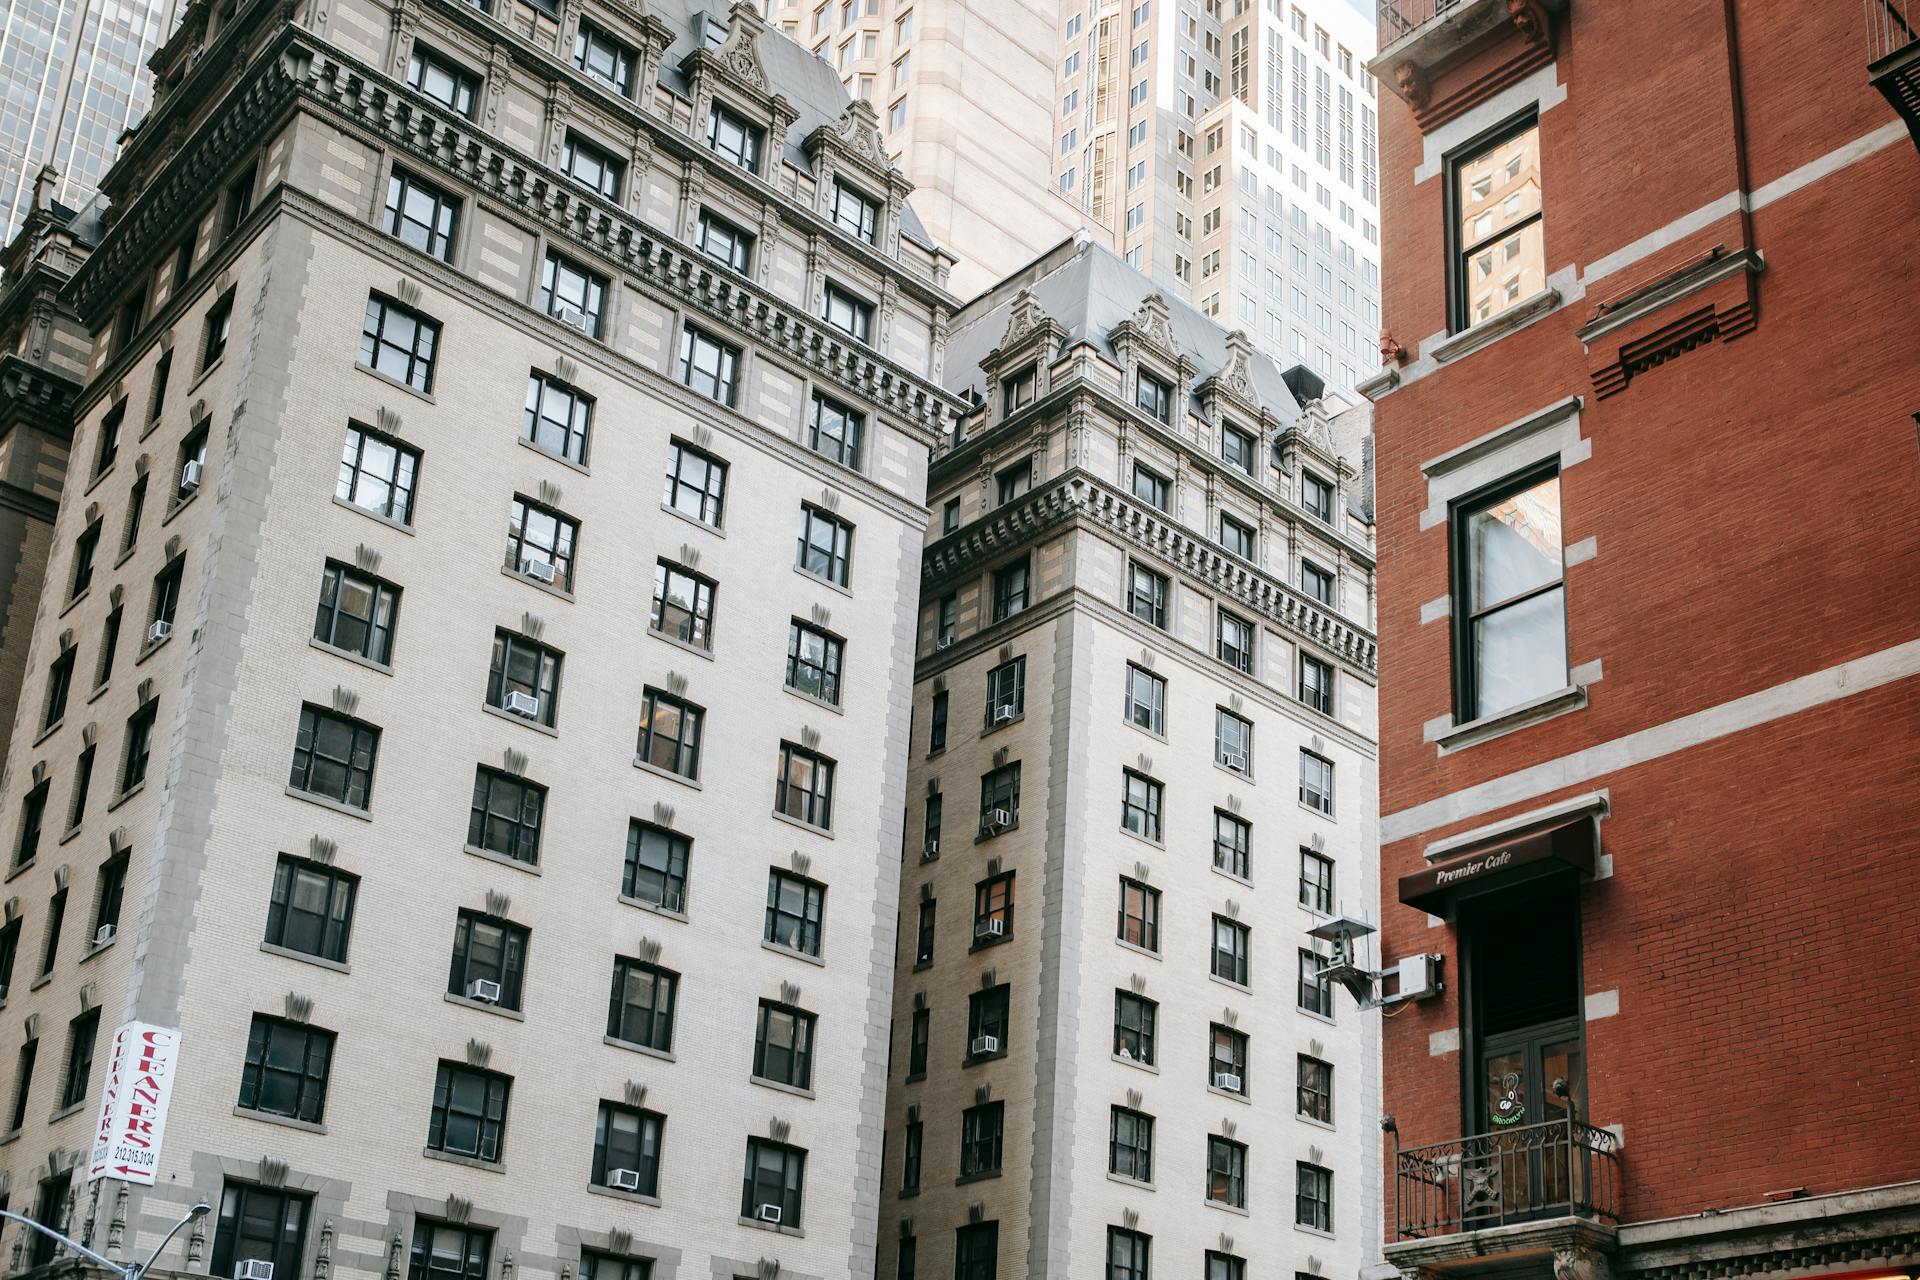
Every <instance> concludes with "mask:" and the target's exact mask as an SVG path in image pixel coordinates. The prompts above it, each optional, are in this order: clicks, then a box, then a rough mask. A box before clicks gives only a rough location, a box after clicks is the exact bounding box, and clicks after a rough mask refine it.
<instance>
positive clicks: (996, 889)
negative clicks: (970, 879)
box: [973, 871, 1014, 947]
mask: <svg viewBox="0 0 1920 1280" xmlns="http://www.w3.org/2000/svg"><path fill="white" fill-rule="evenodd" d="M1013 876H1014V873H1013V872H1011V871H1003V872H1001V873H1000V874H999V875H997V876H988V877H987V878H986V879H985V880H982V881H980V883H978V884H976V885H974V886H973V943H974V945H975V946H976V947H978V946H986V945H988V944H990V943H995V942H1000V941H1002V940H1003V939H1006V938H1010V937H1012V936H1013Z"/></svg>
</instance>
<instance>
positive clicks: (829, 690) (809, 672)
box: [787, 618, 846, 706]
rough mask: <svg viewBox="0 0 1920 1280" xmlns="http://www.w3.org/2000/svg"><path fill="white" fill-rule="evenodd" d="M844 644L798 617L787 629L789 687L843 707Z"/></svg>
mask: <svg viewBox="0 0 1920 1280" xmlns="http://www.w3.org/2000/svg"><path fill="white" fill-rule="evenodd" d="M845 651H846V645H845V642H844V641H842V640H841V639H840V637H838V636H836V635H832V634H830V633H828V632H826V631H823V630H821V629H820V628H819V627H816V626H814V625H813V624H811V623H807V622H802V621H800V619H798V618H795V619H793V621H792V622H791V623H789V624H788V628H787V687H788V688H789V689H793V690H795V691H796V692H799V693H804V694H806V695H807V696H808V697H809V698H818V699H820V701H822V702H825V703H828V704H830V705H832V706H839V705H840V663H841V659H842V656H843V655H844V653H845Z"/></svg>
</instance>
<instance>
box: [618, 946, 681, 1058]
mask: <svg viewBox="0 0 1920 1280" xmlns="http://www.w3.org/2000/svg"><path fill="white" fill-rule="evenodd" d="M679 990H680V975H679V974H677V973H675V972H673V971H672V970H671V969H662V968H661V967H660V966H659V965H656V964H648V963H647V962H646V961H644V960H630V959H628V958H627V957H626V956H615V957H614V960H613V994H612V996H611V997H610V999H609V1000H608V1003H607V1036H608V1038H609V1039H613V1040H620V1041H623V1042H625V1043H627V1044H637V1045H642V1046H644V1047H646V1048H648V1049H655V1050H658V1051H659V1052H661V1053H672V1052H673V1005H674V998H675V997H676V996H677V995H678V994H679Z"/></svg>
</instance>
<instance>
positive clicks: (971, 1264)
mask: <svg viewBox="0 0 1920 1280" xmlns="http://www.w3.org/2000/svg"><path fill="white" fill-rule="evenodd" d="M999 1274H1000V1224H999V1223H998V1222H970V1223H968V1224H967V1225H966V1226H964V1227H959V1228H956V1229H955V1231H954V1233H953V1280H997V1277H998V1276H999ZM903 1280H904V1277H903Z"/></svg>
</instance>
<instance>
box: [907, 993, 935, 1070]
mask: <svg viewBox="0 0 1920 1280" xmlns="http://www.w3.org/2000/svg"><path fill="white" fill-rule="evenodd" d="M932 1027H933V1015H932V1013H931V1012H930V1011H929V1010H926V1009H915V1010H914V1011H913V1021H912V1022H911V1023H909V1024H908V1027H907V1078H908V1079H909V1080H911V1079H915V1078H917V1077H920V1076H924V1075H926V1074H927V1048H928V1044H929V1040H930V1037H931V1036H932V1033H933V1032H932Z"/></svg>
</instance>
